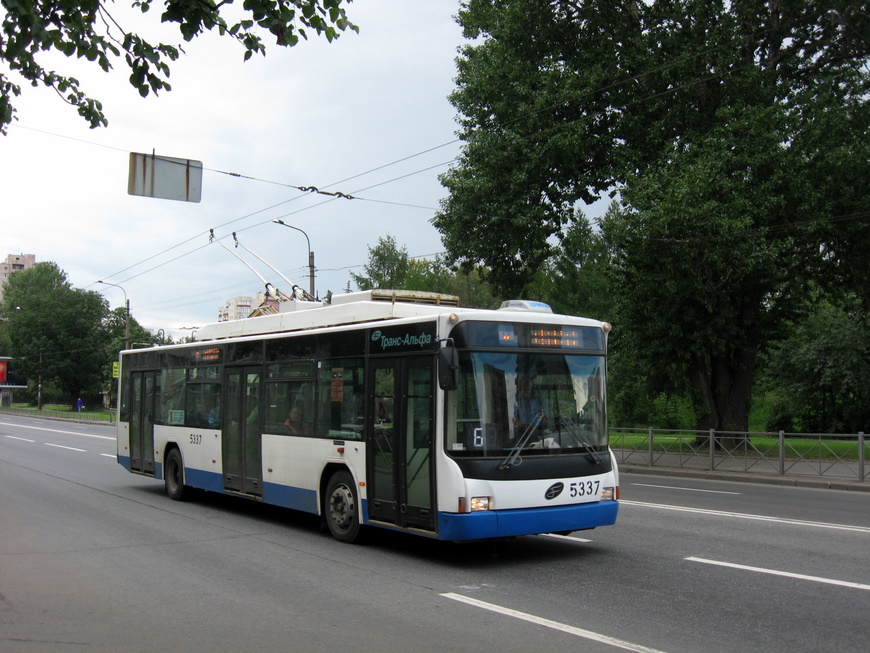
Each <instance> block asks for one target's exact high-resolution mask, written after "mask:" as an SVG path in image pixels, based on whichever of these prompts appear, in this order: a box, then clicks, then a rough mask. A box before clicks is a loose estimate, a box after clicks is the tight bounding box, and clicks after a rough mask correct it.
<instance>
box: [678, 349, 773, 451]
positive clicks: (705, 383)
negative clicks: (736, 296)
mask: <svg viewBox="0 0 870 653" xmlns="http://www.w3.org/2000/svg"><path fill="white" fill-rule="evenodd" d="M756 353H757V352H756V350H755V349H754V348H751V347H744V348H741V349H737V350H734V351H732V352H729V353H727V354H720V355H711V356H709V357H708V358H706V359H702V358H696V359H695V361H693V364H692V367H691V369H690V370H689V380H690V382H691V384H692V389H693V395H694V403H695V415H696V428H697V429H698V430H699V431H703V432H704V435H701V436H699V437H698V440H697V441H696V443H697V444H699V445H703V444H706V443H708V442H709V439H708V436H707V435H706V433H707V432H708V431H709V430H710V429H713V430H714V431H718V432H721V434H717V435H716V438H715V443H714V444H715V447H716V448H717V449H725V450H727V451H733V450H735V449H737V448H738V447H740V446H742V445H744V444H745V443H746V441H747V437H748V436H747V435H746V432H747V431H748V430H749V405H750V399H751V392H752V382H753V379H754V377H755V359H756Z"/></svg>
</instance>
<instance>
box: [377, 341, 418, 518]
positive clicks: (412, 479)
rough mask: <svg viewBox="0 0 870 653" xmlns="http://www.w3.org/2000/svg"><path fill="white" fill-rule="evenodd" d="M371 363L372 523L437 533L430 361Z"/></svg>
mask: <svg viewBox="0 0 870 653" xmlns="http://www.w3.org/2000/svg"><path fill="white" fill-rule="evenodd" d="M369 364H370V368H369V373H368V374H367V375H366V377H367V379H368V383H369V390H368V393H367V399H368V415H369V420H368V425H369V430H368V434H367V437H368V445H367V447H366V450H367V452H368V480H367V488H368V513H369V518H370V519H373V520H376V521H383V522H389V523H393V524H396V525H398V526H402V527H407V528H419V529H423V530H430V531H434V530H435V510H434V506H433V499H432V497H433V484H434V478H435V474H434V461H433V456H432V427H433V410H434V408H433V405H434V393H433V381H432V374H433V367H432V356H425V357H407V358H389V359H372V360H370V361H369Z"/></svg>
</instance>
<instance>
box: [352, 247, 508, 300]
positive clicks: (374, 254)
mask: <svg viewBox="0 0 870 653" xmlns="http://www.w3.org/2000/svg"><path fill="white" fill-rule="evenodd" d="M364 270H365V274H361V275H358V274H353V273H351V276H352V277H353V280H354V283H356V285H357V288H359V289H360V290H372V289H374V288H382V289H392V290H425V291H428V292H438V293H444V294H447V295H456V296H457V297H459V303H460V305H461V306H469V307H474V308H498V307H499V306H500V305H501V302H500V301H499V300H497V299H496V298H495V297H494V296H493V294H492V291H491V289H490V286H489V284H488V283H487V282H486V281H485V280H484V278H483V277H484V274H483V272H482V271H481V270H480V269H474V268H473V269H470V270H459V271H455V270H452V269H451V268H450V267H449V266H448V265H447V263H446V262H445V261H444V258H443V257H441V256H436V257H435V259H434V260H429V259H419V260H418V259H414V260H412V259H410V258H408V250H407V248H406V247H405V246H404V245H403V246H402V247H399V246H398V244H397V243H396V239H395V238H393V237H392V236H389V235H388V236H386V237H384V238H378V242H377V244H376V245H375V246H374V247H369V261H368V263H367V264H366V265H365V268H364Z"/></svg>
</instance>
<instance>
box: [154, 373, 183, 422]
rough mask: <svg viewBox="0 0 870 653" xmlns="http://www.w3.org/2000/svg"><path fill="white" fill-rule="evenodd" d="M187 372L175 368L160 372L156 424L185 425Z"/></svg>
mask: <svg viewBox="0 0 870 653" xmlns="http://www.w3.org/2000/svg"><path fill="white" fill-rule="evenodd" d="M186 381H187V370H186V369H184V368H181V367H175V368H172V369H169V370H162V371H161V372H160V380H159V381H158V385H159V386H160V387H159V391H158V404H157V405H158V408H157V411H158V412H157V419H156V420H155V423H156V424H170V425H174V426H183V425H184V395H185V386H186V385H187V383H186Z"/></svg>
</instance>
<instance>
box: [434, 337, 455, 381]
mask: <svg viewBox="0 0 870 653" xmlns="http://www.w3.org/2000/svg"><path fill="white" fill-rule="evenodd" d="M457 370H459V353H458V352H457V351H456V347H454V346H453V340H451V339H450V338H448V339H447V340H442V341H441V347H439V349H438V385H439V386H440V387H441V389H442V390H456V388H457V386H458V385H459V379H458V372H457Z"/></svg>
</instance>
